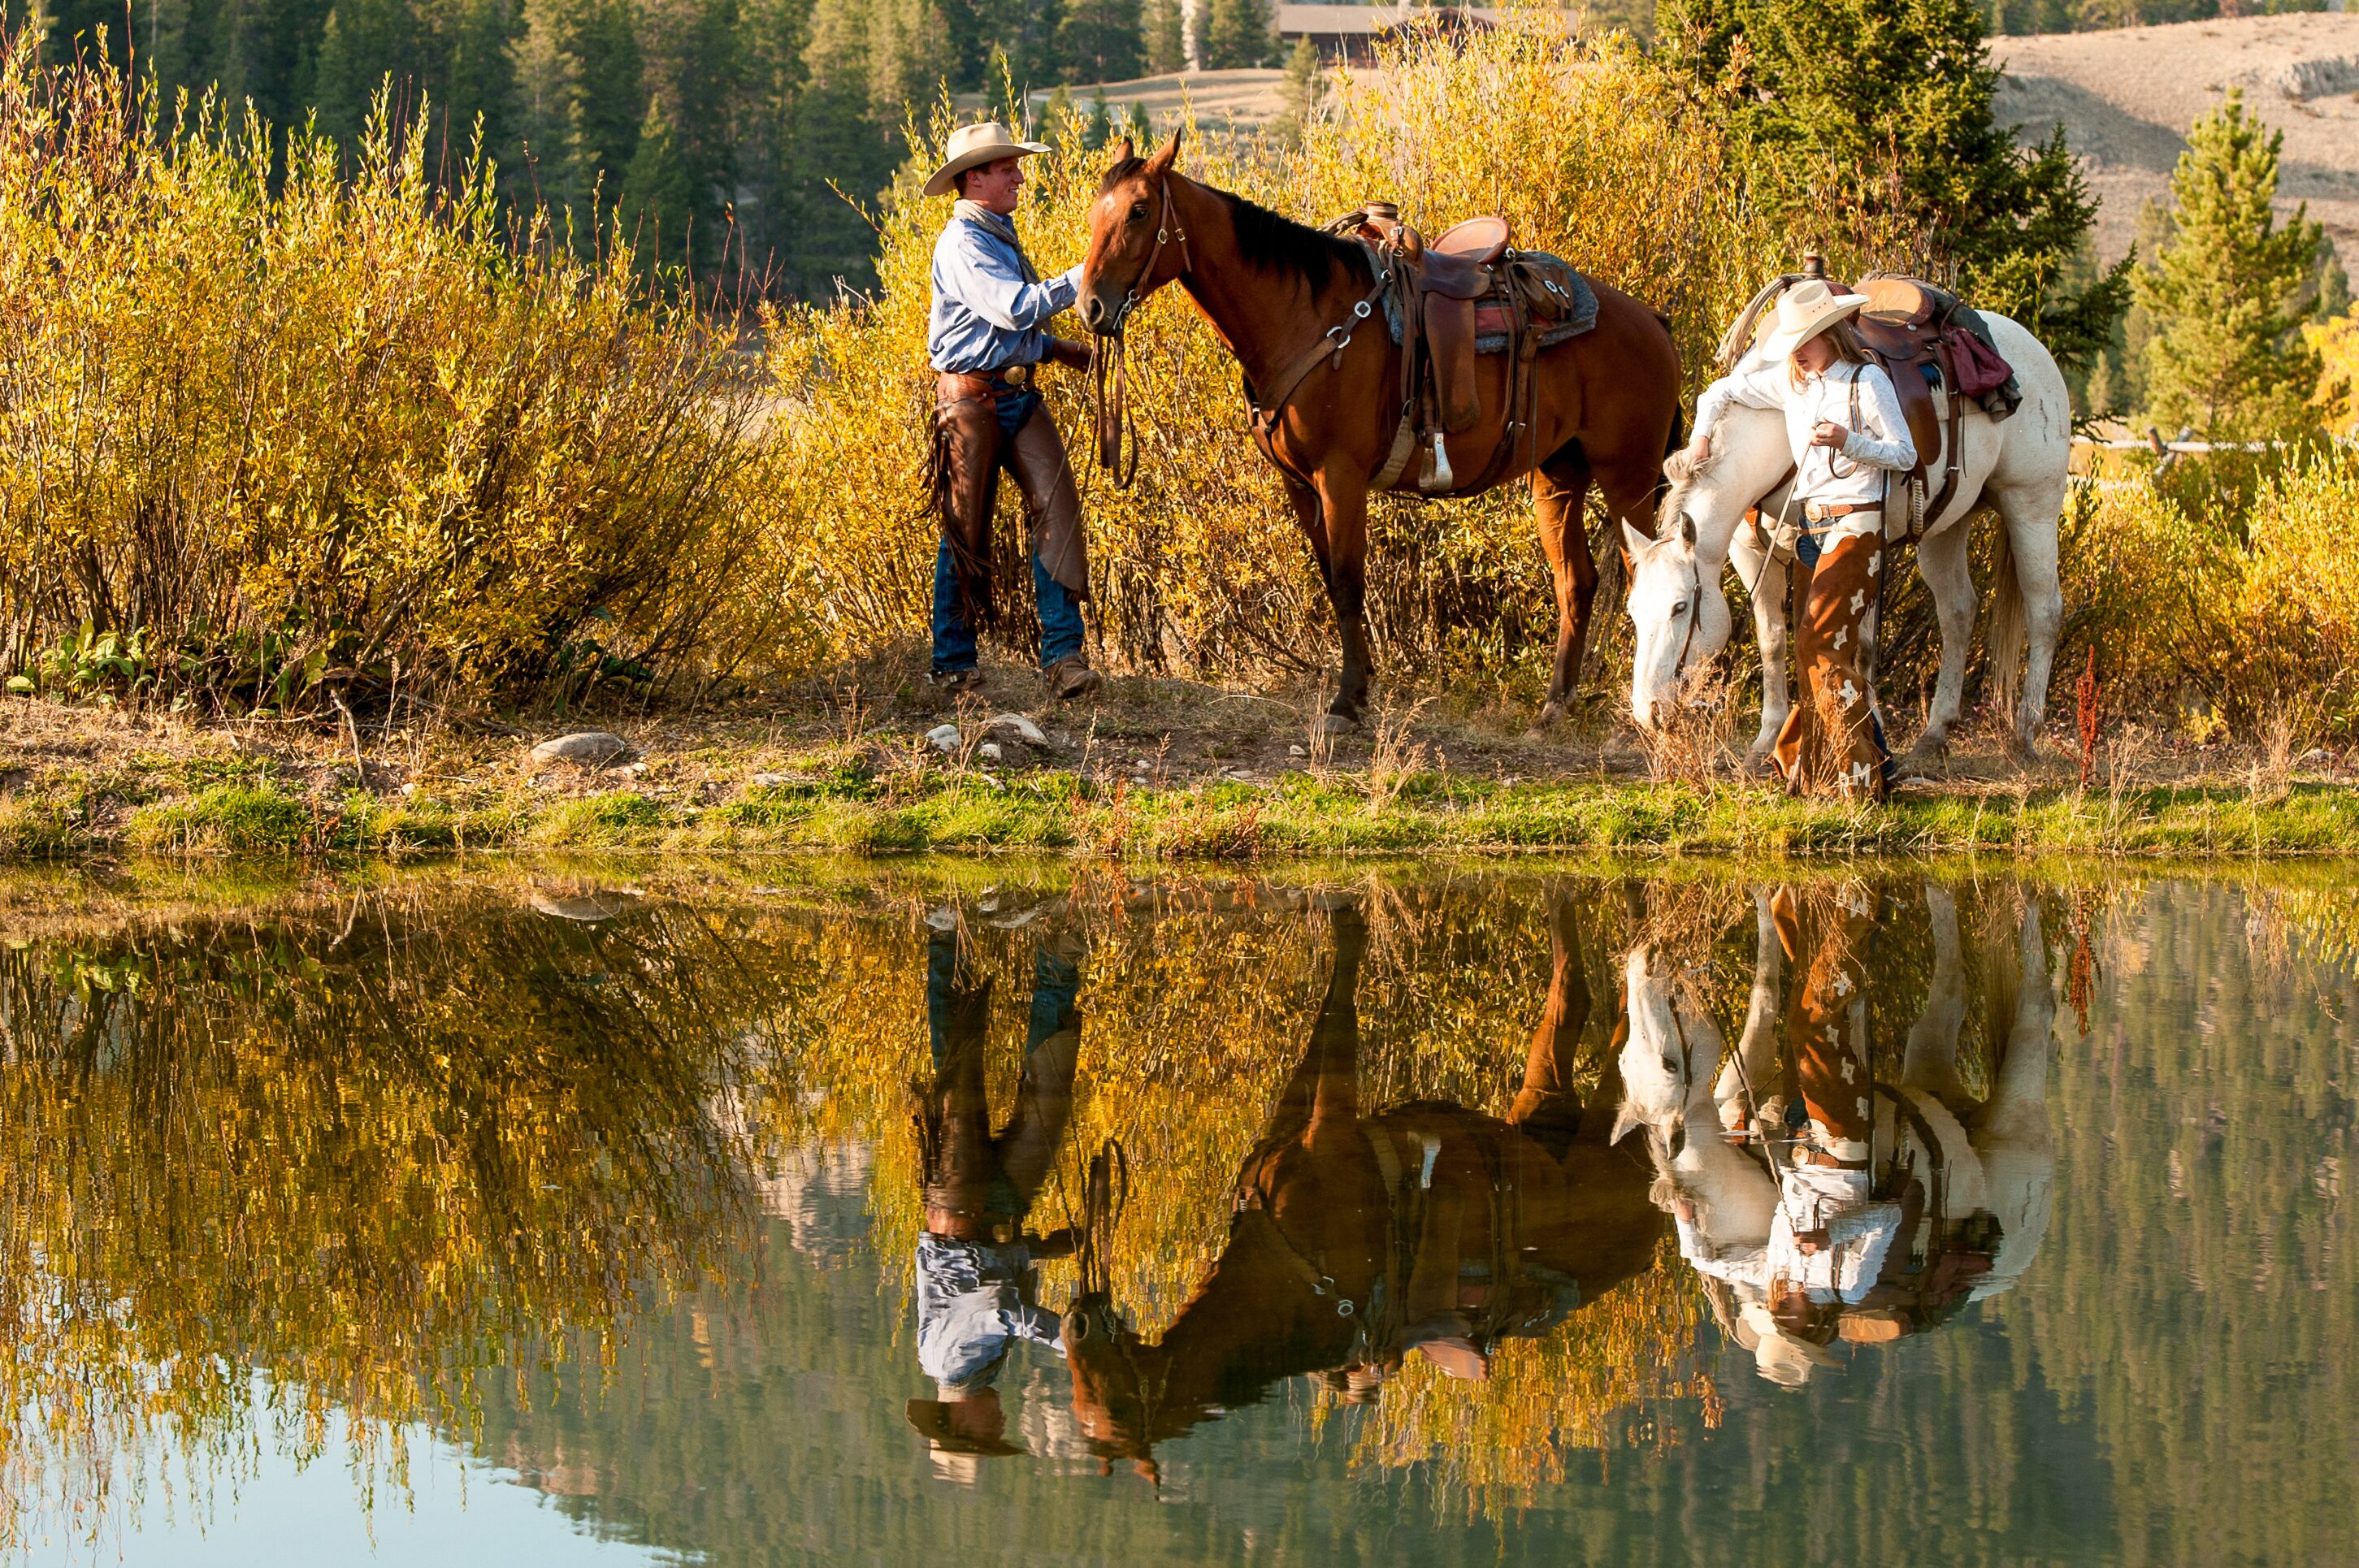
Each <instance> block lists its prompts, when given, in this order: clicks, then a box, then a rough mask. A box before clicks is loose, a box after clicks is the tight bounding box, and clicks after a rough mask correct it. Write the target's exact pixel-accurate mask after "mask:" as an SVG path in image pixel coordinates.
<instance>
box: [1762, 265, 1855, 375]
mask: <svg viewBox="0 0 2359 1568" xmlns="http://www.w3.org/2000/svg"><path fill="white" fill-rule="evenodd" d="M1866 303H1867V296H1866V295H1864V294H1837V293H1836V292H1835V291H1834V290H1833V289H1832V288H1830V287H1827V285H1826V283H1825V282H1824V281H1823V280H1822V279H1820V278H1815V277H1806V278H1804V279H1803V280H1802V281H1801V282H1799V283H1798V284H1796V285H1795V286H1794V287H1791V288H1789V289H1788V290H1786V292H1785V293H1783V294H1781V295H1779V296H1778V297H1777V314H1776V315H1775V316H1773V317H1772V318H1770V321H1769V330H1768V331H1767V333H1765V334H1764V335H1763V336H1762V339H1761V342H1760V345H1759V346H1760V351H1761V353H1762V355H1763V356H1764V357H1765V358H1768V359H1779V360H1782V359H1784V358H1785V357H1786V356H1787V355H1788V354H1790V353H1792V352H1793V351H1795V350H1796V349H1799V348H1800V347H1801V346H1802V345H1803V344H1804V343H1807V342H1809V341H1810V340H1811V339H1812V338H1815V337H1817V336H1818V335H1819V334H1820V333H1821V332H1823V331H1825V330H1827V329H1828V328H1830V327H1832V326H1833V325H1834V324H1835V323H1836V322H1838V321H1844V320H1849V319H1851V318H1852V317H1854V316H1856V315H1858V314H1859V312H1860V308H1861V307H1863V306H1864V305H1865V304H1866Z"/></svg>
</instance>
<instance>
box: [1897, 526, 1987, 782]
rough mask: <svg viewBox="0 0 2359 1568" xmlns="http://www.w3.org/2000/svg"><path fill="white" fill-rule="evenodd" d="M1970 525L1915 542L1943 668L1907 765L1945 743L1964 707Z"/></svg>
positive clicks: (1970, 614) (1970, 629)
mask: <svg viewBox="0 0 2359 1568" xmlns="http://www.w3.org/2000/svg"><path fill="white" fill-rule="evenodd" d="M1971 523H1972V519H1970V518H1960V519H1959V520H1958V521H1956V522H1955V523H1952V524H1950V525H1949V526H1948V527H1946V528H1941V529H1938V530H1936V531H1935V532H1933V533H1930V534H1928V535H1925V536H1924V537H1923V538H1922V539H1920V540H1919V541H1918V542H1917V575H1918V576H1919V578H1921V579H1923V580H1924V583H1925V587H1926V589H1927V590H1928V591H1929V592H1930V593H1931V594H1932V596H1933V614H1934V616H1935V618H1936V619H1937V620H1939V622H1940V627H1941V670H1940V676H1938V677H1937V678H1936V679H1935V681H1934V683H1933V710H1932V711H1931V712H1930V713H1928V714H1927V715H1926V716H1925V732H1924V733H1923V734H1921V735H1919V736H1918V737H1917V743H1916V744H1915V745H1914V746H1911V747H1910V748H1909V749H1908V756H1907V758H1905V759H1904V760H1905V761H1907V762H1911V763H1916V762H1926V761H1929V760H1930V759H1931V758H1932V757H1934V756H1936V755H1938V754H1939V753H1940V750H1941V748H1942V747H1943V746H1945V745H1947V744H1949V741H1950V729H1951V726H1952V725H1954V724H1956V723H1957V721H1958V716H1959V714H1960V713H1961V712H1962V711H1963V709H1964V707H1965V694H1966V653H1967V649H1968V645H1969V644H1970V643H1973V635H1974V606H1975V602H1976V600H1975V595H1974V574H1973V568H1972V567H1971V566H1970V565H1969V564H1968V562H1967V559H1966V533H1967V529H1968V527H1969V526H1970V525H1971ZM1887 556H1888V552H1887Z"/></svg>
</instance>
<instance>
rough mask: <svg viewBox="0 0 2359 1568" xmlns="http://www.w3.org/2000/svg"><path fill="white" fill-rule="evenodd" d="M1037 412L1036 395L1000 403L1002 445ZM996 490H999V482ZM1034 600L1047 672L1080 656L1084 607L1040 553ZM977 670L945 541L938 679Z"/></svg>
mask: <svg viewBox="0 0 2359 1568" xmlns="http://www.w3.org/2000/svg"><path fill="white" fill-rule="evenodd" d="M1039 406H1040V395H1039V394H1038V393H1037V392H1031V391H1026V392H1021V393H1018V394H1016V395H1014V396H1012V397H1009V396H1003V397H1001V398H999V399H998V400H997V404H996V406H995V408H994V409H993V413H995V415H996V416H998V421H999V438H1000V440H1001V441H1002V442H1006V441H1012V440H1014V439H1015V438H1016V432H1017V431H1018V430H1021V429H1022V428H1024V424H1025V421H1027V420H1028V419H1030V418H1031V417H1032V416H1033V413H1034V412H1035V411H1036V410H1038V408H1039ZM992 485H993V488H996V486H997V481H996V479H994V481H992ZM987 493H988V492H986V494H987ZM1032 594H1033V599H1034V600H1035V602H1037V603H1038V605H1039V607H1040V667H1041V668H1042V669H1044V670H1045V669H1049V668H1051V667H1053V666H1054V665H1056V663H1057V662H1058V661H1059V660H1060V659H1069V658H1071V657H1072V656H1073V655H1074V654H1078V653H1080V652H1081V651H1082V604H1081V600H1078V599H1076V598H1075V597H1074V596H1073V592H1072V590H1071V589H1069V588H1067V587H1066V586H1065V585H1064V584H1063V583H1060V582H1059V581H1058V580H1057V579H1055V578H1052V577H1050V576H1049V571H1048V568H1046V567H1044V566H1042V565H1041V564H1040V557H1039V556H1038V554H1037V553H1036V554H1034V556H1033V557H1032ZM973 668H974V628H973V627H972V626H969V625H968V624H967V623H966V621H965V620H964V618H963V617H962V616H961V615H960V614H959V611H958V574H957V573H956V571H955V570H954V569H953V568H952V567H951V542H950V541H949V540H948V539H944V540H943V541H942V543H941V547H940V549H938V550H937V551H935V553H934V673H935V674H936V675H938V676H939V675H954V674H956V673H957V672H959V671H961V670H971V669H973Z"/></svg>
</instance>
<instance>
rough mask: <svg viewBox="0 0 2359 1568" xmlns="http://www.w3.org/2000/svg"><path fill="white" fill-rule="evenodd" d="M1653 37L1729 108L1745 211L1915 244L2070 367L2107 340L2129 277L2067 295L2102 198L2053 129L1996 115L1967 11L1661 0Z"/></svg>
mask: <svg viewBox="0 0 2359 1568" xmlns="http://www.w3.org/2000/svg"><path fill="white" fill-rule="evenodd" d="M1657 37H1658V56H1659V57H1660V58H1662V59H1666V60H1667V61H1669V63H1670V64H1671V65H1672V66H1673V68H1674V69H1676V70H1680V72H1681V73H1682V74H1684V75H1686V76H1688V77H1689V78H1690V80H1691V81H1693V82H1694V83H1695V84H1696V86H1697V87H1698V88H1699V89H1700V90H1701V91H1702V92H1706V93H1707V94H1710V95H1712V96H1715V97H1719V96H1721V95H1723V94H1724V95H1725V97H1724V100H1723V101H1724V102H1726V103H1728V104H1729V106H1730V107H1729V112H1728V114H1729V122H1730V128H1731V130H1732V131H1733V132H1734V135H1735V140H1736V143H1737V146H1738V147H1739V149H1740V155H1741V157H1743V158H1744V162H1745V174H1746V177H1747V180H1748V183H1749V185H1750V187H1751V190H1752V194H1753V196H1754V199H1755V200H1756V201H1759V202H1761V203H1762V204H1763V205H1765V206H1767V207H1768V208H1769V209H1770V210H1772V211H1779V212H1782V213H1783V214H1784V215H1785V216H1786V217H1787V218H1788V222H1790V223H1791V224H1792V225H1793V226H1794V227H1795V228H1797V229H1798V230H1802V231H1804V232H1808V229H1809V227H1810V225H1813V224H1833V225H1837V226H1838V227H1836V229H1835V232H1838V233H1839V232H1841V231H1840V227H1839V225H1841V224H1842V223H1843V222H1845V221H1846V220H1847V219H1850V220H1856V221H1857V222H1859V223H1860V224H1861V225H1862V226H1864V227H1866V228H1869V229H1886V230H1888V229H1890V228H1893V227H1897V228H1899V229H1901V230H1902V231H1904V232H1908V233H1912V234H1916V235H1921V236H1924V237H1925V238H1926V239H1928V240H1930V241H1931V242H1932V243H1935V244H1936V245H1937V246H1938V247H1939V250H1938V252H1937V253H1936V254H1933V255H1931V256H1930V257H1929V258H1928V259H1929V260H1930V262H1931V263H1932V264H1934V265H1936V267H1937V268H1938V267H1939V266H1940V264H1942V263H1947V264H1950V265H1953V266H1954V267H1955V269H1956V272H1955V276H1956V280H1957V282H1958V285H1959V287H1961V288H1962V291H1963V292H1964V293H1965V294H1966V295H1967V296H1968V297H1969V298H1971V299H1972V300H1973V303H1975V304H1976V305H1979V306H1982V307H1984V308H1988V309H1991V310H1995V311H1998V312H2000V313H2001V314H2004V315H2007V316H2012V317H2015V318H2016V319H2018V320H2020V321H2022V322H2023V323H2024V324H2025V325H2026V326H2027V327H2029V328H2031V329H2032V330H2034V331H2035V332H2038V334H2039V335H2040V337H2041V339H2042V340H2043V341H2045V342H2046V343H2047V345H2048V347H2049V350H2050V351H2053V352H2054V353H2055V355H2056V357H2057V358H2058V359H2059V360H2060V361H2063V362H2066V363H2067V364H2085V363H2086V362H2088V361H2089V359H2090V358H2091V357H2092V356H2093V355H2094V354H2095V352H2096V351H2097V350H2098V349H2100V348H2102V347H2103V346H2104V344H2105V343H2106V341H2108V340H2109V339H2110V338H2111V336H2112V333H2113V330H2114V323H2115V322H2116V320H2117V319H2118V318H2119V316H2120V314H2121V310H2122V308H2123V305H2124V304H2125V301H2126V299H2127V296H2128V285H2127V281H2126V271H2125V269H2124V268H2115V269H2114V270H2113V271H2112V272H2109V273H2107V274H2106V275H2104V276H2103V277H2102V278H2100V279H2099V280H2098V281H2097V282H2095V283H2094V284H2093V285H2091V286H2089V287H2085V288H2082V290H2080V291H2079V292H2078V293H2077V294H2071V293H2069V292H2068V291H2067V290H2066V289H2065V288H2064V287H2062V274H2063V272H2064V270H2065V268H2066V266H2067V265H2068V264H2069V262H2070V259H2071V256H2072V255H2073V254H2074V252H2075V250H2076V249H2077V248H2078V246H2079V244H2080V242H2081V239H2082V236H2083V235H2084V234H2086V233H2087V232H2088V230H2089V226H2090V222H2091V221H2092V219H2093V217H2094V215H2095V211H2096V208H2095V203H2094V202H2093V200H2091V199H2090V197H2089V194H2088V189H2087V187H2086V184H2085V182H2084V181H2083V180H2082V177H2081V174H2080V172H2079V170H2078V169H2077V168H2075V167H2074V165H2073V163H2072V159H2071V154H2070V153H2069V152H2068V150H2067V149H2066V147H2065V146H2064V140H2063V133H2062V131H2061V129H2059V130H2058V131H2057V132H2056V134H2055V135H2052V136H2051V137H2049V139H2048V140H2047V141H2044V142H2039V143H2035V144H2033V145H2031V146H2017V144H2016V141H2015V139H2014V137H2013V136H2012V135H2010V134H2009V132H2008V130H2007V128H2006V127H2005V126H2003V125H2001V124H1998V122H1997V120H1996V119H1995V117H1994V115H1993V114H1992V107H1991V95H1992V90H1993V87H1994V85H1995V82H1996V81H1997V76H1998V73H1997V72H1996V71H1995V70H1994V69H1993V68H1992V67H1991V64H1990V60H1989V51H1988V49H1987V47H1986V46H1985V44H1984V22H1983V15H1982V11H1981V9H1980V8H1979V6H1978V5H1977V4H1976V0H1661V5H1660V8H1659V10H1658V14H1657ZM1831 209H1832V211H1831ZM1826 237H1829V238H1832V237H1833V235H1832V234H1829V235H1828V236H1826Z"/></svg>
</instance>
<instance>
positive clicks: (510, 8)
mask: <svg viewBox="0 0 2359 1568" xmlns="http://www.w3.org/2000/svg"><path fill="white" fill-rule="evenodd" d="M522 30H523V17H522V16H521V15H520V13H519V11H518V8H517V6H516V4H515V0H463V3H462V5H460V7H459V10H458V14H457V16H456V17H455V18H454V20H453V27H452V35H451V45H450V62H451V63H450V69H449V71H448V74H447V75H446V76H445V78H444V81H445V83H446V85H445V86H444V87H443V89H442V108H441V111H440V114H441V118H442V121H443V124H444V125H445V126H447V127H448V130H449V135H450V142H449V146H450V149H451V159H452V168H453V170H454V177H455V170H456V168H457V162H458V160H459V159H460V158H462V157H465V156H466V155H467V154H468V153H469V152H470V151H471V150H472V149H473V146H474V137H475V135H476V123H477V121H478V119H479V118H480V120H481V122H482V134H483V148H484V152H485V153H486V154H488V155H490V156H491V157H499V155H500V152H501V149H502V148H504V147H506V146H508V145H509V144H510V142H511V141H512V140H513V139H514V136H515V129H514V121H515V119H516V109H517V98H516V58H515V52H514V48H513V46H514V44H515V42H516V36H517V34H519V33H520V32H521V31H522Z"/></svg>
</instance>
